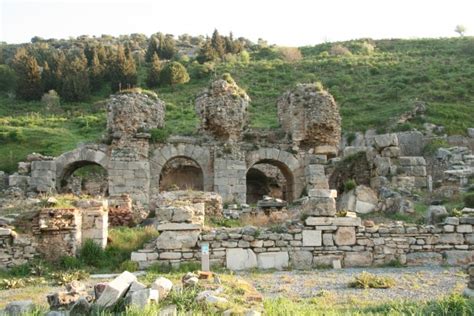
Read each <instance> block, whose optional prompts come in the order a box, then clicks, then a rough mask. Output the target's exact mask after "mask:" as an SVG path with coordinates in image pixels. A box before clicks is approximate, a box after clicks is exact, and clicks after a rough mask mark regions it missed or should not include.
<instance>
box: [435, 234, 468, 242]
mask: <svg viewBox="0 0 474 316" xmlns="http://www.w3.org/2000/svg"><path fill="white" fill-rule="evenodd" d="M438 242H439V243H440V244H455V245H459V244H462V243H463V242H464V238H463V236H462V234H456V233H451V234H440V235H439V240H438Z"/></svg>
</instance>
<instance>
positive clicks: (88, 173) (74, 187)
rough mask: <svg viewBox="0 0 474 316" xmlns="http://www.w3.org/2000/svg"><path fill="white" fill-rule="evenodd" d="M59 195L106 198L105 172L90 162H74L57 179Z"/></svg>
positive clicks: (106, 180) (106, 179)
mask: <svg viewBox="0 0 474 316" xmlns="http://www.w3.org/2000/svg"><path fill="white" fill-rule="evenodd" d="M59 184H60V185H59V189H60V192H61V193H72V194H74V195H90V196H102V197H103V196H108V176H107V170H106V169H105V168H104V167H102V166H101V165H99V164H97V163H95V162H91V161H76V162H73V163H71V164H69V165H68V166H67V167H66V168H64V171H63V174H62V176H61V178H60V179H59Z"/></svg>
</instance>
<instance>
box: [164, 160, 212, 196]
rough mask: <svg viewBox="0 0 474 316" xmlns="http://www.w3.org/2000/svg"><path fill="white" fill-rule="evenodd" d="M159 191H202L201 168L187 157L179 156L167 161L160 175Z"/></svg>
mask: <svg viewBox="0 0 474 316" xmlns="http://www.w3.org/2000/svg"><path fill="white" fill-rule="evenodd" d="M159 186H160V191H174V190H195V191H203V190H204V175H203V171H202V168H201V166H200V165H199V164H198V163H197V162H196V161H195V160H194V159H191V158H189V157H184V156H179V157H174V158H171V159H170V160H168V161H167V162H166V163H165V165H164V166H163V168H162V169H161V174H160V183H159Z"/></svg>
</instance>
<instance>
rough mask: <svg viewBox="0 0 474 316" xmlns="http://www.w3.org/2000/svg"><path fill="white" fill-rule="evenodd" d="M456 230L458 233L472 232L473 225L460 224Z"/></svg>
mask: <svg viewBox="0 0 474 316" xmlns="http://www.w3.org/2000/svg"><path fill="white" fill-rule="evenodd" d="M456 230H457V232H458V233H472V225H464V224H463V225H459V226H458V227H456Z"/></svg>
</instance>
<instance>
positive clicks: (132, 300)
mask: <svg viewBox="0 0 474 316" xmlns="http://www.w3.org/2000/svg"><path fill="white" fill-rule="evenodd" d="M158 300H159V292H158V290H154V289H141V290H137V291H133V292H129V293H128V294H127V296H126V297H125V303H126V304H127V305H129V306H133V307H136V308H139V309H144V308H145V307H146V306H147V305H148V304H150V303H151V302H154V303H158Z"/></svg>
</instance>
